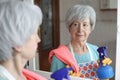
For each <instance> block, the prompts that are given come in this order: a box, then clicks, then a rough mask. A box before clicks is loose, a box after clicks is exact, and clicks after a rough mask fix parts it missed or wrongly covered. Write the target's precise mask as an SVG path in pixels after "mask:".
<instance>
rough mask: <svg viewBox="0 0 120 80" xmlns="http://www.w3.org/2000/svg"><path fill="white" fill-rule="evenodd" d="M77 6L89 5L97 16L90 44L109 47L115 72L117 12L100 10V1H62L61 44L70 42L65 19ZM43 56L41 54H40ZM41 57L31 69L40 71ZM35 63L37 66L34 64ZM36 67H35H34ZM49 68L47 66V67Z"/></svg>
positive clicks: (108, 50)
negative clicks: (71, 8) (67, 13)
mask: <svg viewBox="0 0 120 80" xmlns="http://www.w3.org/2000/svg"><path fill="white" fill-rule="evenodd" d="M66 4H67V5H66ZM75 4H87V5H91V6H92V7H93V8H94V9H95V11H96V15H97V21H96V27H95V30H94V31H93V32H92V34H91V35H90V37H89V40H88V42H91V43H93V44H96V45H98V46H104V45H105V46H108V49H107V52H108V55H109V57H110V58H111V59H112V61H113V63H112V67H113V68H114V71H115V63H116V62H115V59H116V33H117V10H105V11H101V10H100V5H99V4H100V0H60V1H59V5H60V11H59V12H60V44H66V43H68V42H69V40H70V37H69V33H68V32H67V29H66V26H65V23H64V18H65V14H66V11H67V10H68V8H70V7H71V6H73V5H75ZM40 54H41V53H40ZM37 55H38V54H37ZM38 58H39V57H38V56H36V58H35V59H33V60H34V62H32V61H30V67H31V68H30V69H33V70H39V66H40V65H38V63H39V59H38ZM33 63H35V64H33ZM33 65H34V66H33ZM46 66H47V65H46ZM113 80H115V79H113Z"/></svg>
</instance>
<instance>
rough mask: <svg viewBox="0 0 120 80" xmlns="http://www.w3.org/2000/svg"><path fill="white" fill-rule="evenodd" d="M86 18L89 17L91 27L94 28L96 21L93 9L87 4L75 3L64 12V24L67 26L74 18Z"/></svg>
mask: <svg viewBox="0 0 120 80" xmlns="http://www.w3.org/2000/svg"><path fill="white" fill-rule="evenodd" d="M86 18H89V19H90V24H91V28H92V30H94V27H95V23H96V13H95V10H94V9H93V8H92V7H91V6H89V5H75V6H73V7H71V8H70V9H69V10H68V12H67V14H66V19H65V22H66V26H67V27H69V26H70V25H71V23H72V22H73V21H74V20H77V19H79V20H84V19H86Z"/></svg>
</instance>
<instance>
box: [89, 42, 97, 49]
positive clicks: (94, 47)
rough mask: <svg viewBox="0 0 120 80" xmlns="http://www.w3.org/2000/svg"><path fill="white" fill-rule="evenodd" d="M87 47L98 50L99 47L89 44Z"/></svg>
mask: <svg viewBox="0 0 120 80" xmlns="http://www.w3.org/2000/svg"><path fill="white" fill-rule="evenodd" d="M87 45H88V46H89V47H90V48H93V49H98V46H97V45H95V44H91V43H87Z"/></svg>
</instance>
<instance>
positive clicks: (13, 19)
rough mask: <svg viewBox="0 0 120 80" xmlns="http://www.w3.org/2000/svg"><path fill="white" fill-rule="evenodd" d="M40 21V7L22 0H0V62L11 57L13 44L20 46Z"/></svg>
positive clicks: (35, 29)
mask: <svg viewBox="0 0 120 80" xmlns="http://www.w3.org/2000/svg"><path fill="white" fill-rule="evenodd" d="M41 23H42V12H41V9H40V8H39V7H38V6H36V5H34V4H30V3H27V2H23V1H15V0H6V1H1V2H0V62H1V61H6V60H8V59H11V58H12V57H13V49H12V48H13V46H22V45H23V44H24V43H25V41H26V40H27V39H28V38H29V37H30V35H32V34H33V33H34V32H36V31H37V30H38V28H39V25H40V24H41Z"/></svg>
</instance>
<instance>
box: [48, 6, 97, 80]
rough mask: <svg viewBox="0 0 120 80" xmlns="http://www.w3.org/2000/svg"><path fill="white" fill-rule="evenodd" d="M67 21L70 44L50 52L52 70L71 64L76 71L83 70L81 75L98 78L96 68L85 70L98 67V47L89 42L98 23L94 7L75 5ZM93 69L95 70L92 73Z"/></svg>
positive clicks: (70, 10)
mask: <svg viewBox="0 0 120 80" xmlns="http://www.w3.org/2000/svg"><path fill="white" fill-rule="evenodd" d="M65 21H66V25H67V29H68V30H69V33H70V35H71V41H70V42H69V44H67V45H60V46H59V47H58V48H57V49H54V50H52V51H51V52H50V55H49V62H50V63H51V71H52V72H55V71H56V70H58V69H61V68H63V67H66V65H69V66H71V67H72V68H73V69H74V72H75V73H79V71H81V76H80V77H87V78H92V79H93V78H96V75H95V72H94V70H92V69H89V72H85V71H87V70H88V69H87V68H92V67H96V68H97V62H96V61H97V60H98V57H99V56H98V52H97V49H98V47H97V46H96V45H93V44H90V43H88V42H87V39H88V37H89V35H90V33H91V32H92V31H93V30H94V27H95V23H96V13H95V11H94V9H93V8H92V7H91V6H88V5H75V6H73V7H71V8H70V9H69V10H68V12H67V14H66V20H65ZM92 64H93V65H94V66H92ZM83 65H87V66H83ZM82 66H83V67H82ZM82 69H84V70H82ZM91 71H93V72H92V73H91ZM89 73H90V74H89ZM91 75H92V76H91Z"/></svg>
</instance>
